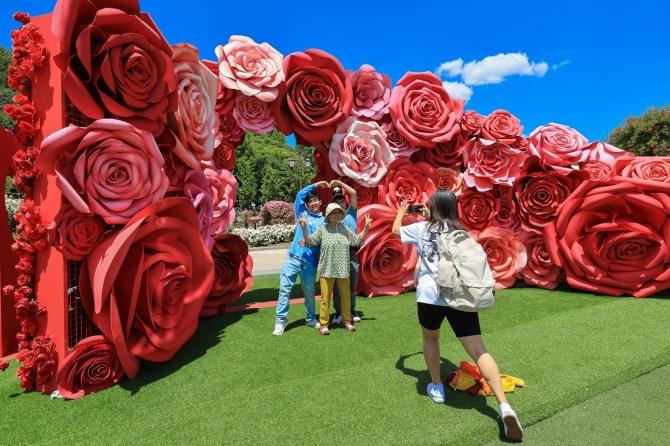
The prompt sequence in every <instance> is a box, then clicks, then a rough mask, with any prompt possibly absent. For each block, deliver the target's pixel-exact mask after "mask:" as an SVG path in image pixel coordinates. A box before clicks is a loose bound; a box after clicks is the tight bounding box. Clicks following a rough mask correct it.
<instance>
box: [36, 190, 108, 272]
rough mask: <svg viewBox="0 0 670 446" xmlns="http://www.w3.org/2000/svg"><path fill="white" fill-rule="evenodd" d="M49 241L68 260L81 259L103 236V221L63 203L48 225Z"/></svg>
mask: <svg viewBox="0 0 670 446" xmlns="http://www.w3.org/2000/svg"><path fill="white" fill-rule="evenodd" d="M48 230H49V242H50V243H51V244H52V245H53V246H54V247H55V248H56V249H57V250H58V251H60V253H61V254H63V257H65V258H66V259H68V260H82V259H83V258H84V257H85V256H87V255H88V253H89V252H91V250H92V249H93V248H94V247H95V246H97V245H98V243H100V242H101V241H102V240H103V238H104V236H105V222H104V221H102V219H101V218H100V217H99V216H97V215H95V214H84V213H82V212H79V211H78V210H76V209H75V208H74V207H73V206H72V205H71V204H69V203H65V204H63V205H62V206H61V209H60V211H59V212H58V214H57V215H56V216H55V217H54V221H53V222H52V223H51V224H50V225H49V228H48Z"/></svg>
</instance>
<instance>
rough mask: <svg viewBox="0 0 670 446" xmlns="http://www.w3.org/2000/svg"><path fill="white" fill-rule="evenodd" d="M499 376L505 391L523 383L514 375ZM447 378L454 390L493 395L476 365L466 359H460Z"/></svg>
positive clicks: (512, 390) (512, 389) (509, 390)
mask: <svg viewBox="0 0 670 446" xmlns="http://www.w3.org/2000/svg"><path fill="white" fill-rule="evenodd" d="M500 378H501V379H502V384H503V390H504V391H505V392H514V389H515V388H517V387H523V386H524V385H525V383H524V381H523V380H522V379H521V378H516V377H514V376H510V375H502V374H501V375H500ZM447 380H448V383H449V385H450V386H451V387H453V388H454V389H456V390H462V391H464V392H468V393H471V394H473V395H486V396H490V395H493V391H492V390H491V388H490V387H489V385H488V384H486V380H485V379H484V377H483V376H482V374H481V373H480V372H479V369H478V368H477V366H476V365H474V364H473V363H471V362H468V361H461V363H460V364H458V370H456V372H454V373H450V374H449V377H448V379H447Z"/></svg>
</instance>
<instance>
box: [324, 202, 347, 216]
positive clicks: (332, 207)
mask: <svg viewBox="0 0 670 446" xmlns="http://www.w3.org/2000/svg"><path fill="white" fill-rule="evenodd" d="M333 211H340V212H342V215H343V216H344V210H343V209H342V208H341V207H340V205H339V204H337V203H330V204H329V205H328V206H327V207H326V218H328V216H329V215H330V213H331V212H333Z"/></svg>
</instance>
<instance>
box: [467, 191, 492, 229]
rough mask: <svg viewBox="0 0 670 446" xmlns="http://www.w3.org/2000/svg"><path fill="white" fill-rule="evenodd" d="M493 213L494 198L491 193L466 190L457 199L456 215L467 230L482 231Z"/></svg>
mask: <svg viewBox="0 0 670 446" xmlns="http://www.w3.org/2000/svg"><path fill="white" fill-rule="evenodd" d="M495 211H496V205H495V198H494V197H493V193H492V192H491V191H486V192H478V191H476V190H473V189H468V190H466V191H465V192H463V193H462V194H461V196H460V197H459V199H458V214H459V215H460V217H461V221H462V222H463V225H464V226H465V227H466V228H467V229H468V230H482V229H484V228H486V227H487V226H489V225H490V224H491V220H493V216H494V215H495Z"/></svg>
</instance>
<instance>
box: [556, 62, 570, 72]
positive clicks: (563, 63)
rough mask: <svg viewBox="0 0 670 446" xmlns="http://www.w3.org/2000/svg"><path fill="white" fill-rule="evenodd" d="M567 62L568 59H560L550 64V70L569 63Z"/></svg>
mask: <svg viewBox="0 0 670 446" xmlns="http://www.w3.org/2000/svg"><path fill="white" fill-rule="evenodd" d="M569 63H570V61H569V60H563V61H561V62H559V63H555V64H553V65H552V66H551V69H552V70H555V69H557V68H561V67H562V66H563V65H567V64H569Z"/></svg>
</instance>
